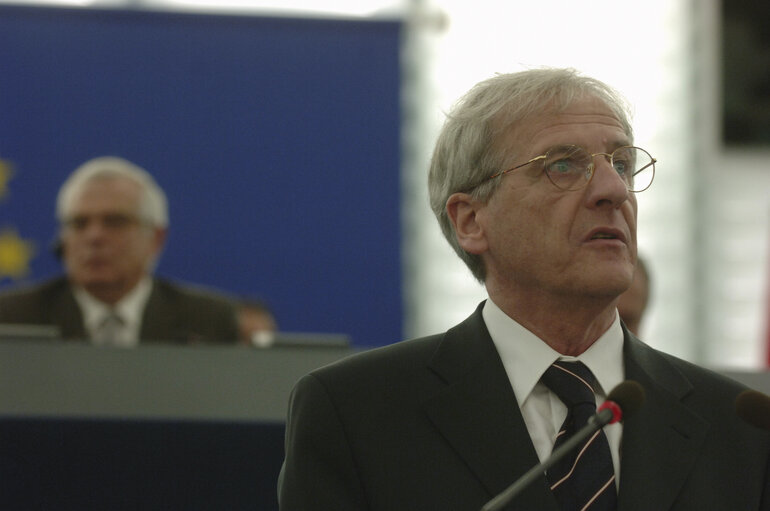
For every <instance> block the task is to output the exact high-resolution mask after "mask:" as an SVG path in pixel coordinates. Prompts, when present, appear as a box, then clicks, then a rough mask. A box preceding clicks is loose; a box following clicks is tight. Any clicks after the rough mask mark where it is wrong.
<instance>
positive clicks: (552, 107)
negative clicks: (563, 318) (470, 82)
mask: <svg viewBox="0 0 770 511" xmlns="http://www.w3.org/2000/svg"><path fill="white" fill-rule="evenodd" d="M585 97H595V98H597V99H599V100H600V101H602V102H604V103H605V104H606V105H607V107H608V108H609V109H610V110H611V111H612V112H613V113H614V114H615V115H616V117H617V119H618V120H619V121H620V122H621V124H622V126H623V129H624V131H625V132H626V134H627V135H628V136H629V138H630V139H631V140H633V131H632V128H631V122H630V120H629V119H630V111H629V108H628V105H627V103H626V101H625V99H623V97H622V96H621V95H620V94H619V93H618V92H616V91H615V90H614V89H613V88H611V87H610V86H609V85H607V84H605V83H603V82H601V81H599V80H596V79H594V78H590V77H586V76H581V75H580V74H578V72H577V71H576V70H574V69H550V68H544V69H532V70H528V71H522V72H518V73H510V74H500V75H497V76H494V77H493V78H490V79H488V80H484V81H483V82H480V83H478V84H476V85H475V86H474V87H473V88H472V89H471V90H470V91H468V92H467V93H466V94H465V95H464V96H463V97H462V98H460V100H459V101H458V102H457V103H456V104H455V106H454V107H453V108H452V110H451V111H450V112H449V114H448V115H447V119H446V121H445V123H444V126H443V128H442V129H441V132H440V133H439V136H438V140H437V141H436V147H435V149H434V151H433V157H432V159H431V163H430V170H429V173H428V193H429V196H430V206H431V209H433V213H434V214H435V215H436V218H437V220H438V222H439V225H440V226H441V230H442V231H443V233H444V237H446V239H447V240H448V241H449V244H450V245H451V246H452V248H453V249H454V251H455V252H456V253H457V254H458V255H459V256H460V258H461V259H462V260H463V261H464V262H465V264H466V265H467V266H468V268H469V269H470V270H471V273H473V276H474V277H475V278H476V279H477V280H479V281H480V282H484V279H485V278H486V269H485V268H484V264H483V262H482V260H481V257H480V256H478V255H476V254H470V253H468V252H466V251H465V250H463V248H462V247H461V246H460V245H459V243H458V241H457V237H456V235H455V232H454V228H453V226H452V222H451V221H450V219H449V215H448V213H447V210H446V203H447V200H448V199H449V197H450V196H451V195H452V194H453V193H457V192H468V193H470V194H471V195H472V196H473V197H474V198H475V199H478V200H481V201H484V202H486V201H488V200H489V199H490V198H491V197H492V194H493V193H494V192H495V190H496V189H497V187H498V185H499V183H500V179H493V180H490V181H486V182H484V181H485V180H486V179H487V178H488V177H489V176H491V175H493V174H494V173H495V172H498V171H499V170H502V166H503V165H504V164H505V163H506V161H507V160H510V159H511V158H512V157H516V155H515V154H511V152H510V151H511V148H509V147H498V146H496V143H497V141H498V139H499V137H500V136H501V135H502V134H505V133H507V132H509V131H510V130H511V129H512V128H514V127H516V126H518V125H520V124H521V123H523V122H524V121H526V120H529V119H531V118H532V117H537V116H538V115H542V114H545V113H550V112H554V113H558V112H561V111H564V110H565V109H566V108H568V107H569V106H570V105H571V104H573V103H574V102H575V101H577V100H579V99H582V98H585ZM525 149H526V148H523V147H517V148H514V150H515V151H524V150H525ZM480 183H481V184H480Z"/></svg>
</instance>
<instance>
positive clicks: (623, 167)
mask: <svg viewBox="0 0 770 511" xmlns="http://www.w3.org/2000/svg"><path fill="white" fill-rule="evenodd" d="M596 157H597V158H606V156H603V155H600V154H597V155H596ZM610 160H611V162H612V166H613V168H614V169H615V171H616V172H617V173H618V175H619V176H620V177H621V179H623V181H624V182H625V183H626V187H627V188H628V189H629V190H630V191H632V192H640V191H643V190H646V189H647V187H649V186H650V184H651V183H652V179H653V177H654V175H655V166H654V165H653V158H652V156H650V154H649V153H648V152H647V151H645V150H644V149H641V148H639V147H619V148H618V149H616V150H615V151H614V152H613V153H612V156H611V158H610ZM543 164H544V165H545V173H546V175H547V176H548V178H549V179H550V180H551V181H552V182H553V184H555V185H556V186H557V187H559V188H561V189H562V190H576V189H579V188H582V187H583V186H585V185H586V184H588V182H589V181H590V180H591V176H592V174H593V172H594V157H593V156H591V154H590V153H588V152H587V151H586V150H585V149H583V148H582V147H579V146H573V145H569V146H560V147H554V148H552V149H551V150H549V151H548V153H547V154H546V157H545V160H544V161H543Z"/></svg>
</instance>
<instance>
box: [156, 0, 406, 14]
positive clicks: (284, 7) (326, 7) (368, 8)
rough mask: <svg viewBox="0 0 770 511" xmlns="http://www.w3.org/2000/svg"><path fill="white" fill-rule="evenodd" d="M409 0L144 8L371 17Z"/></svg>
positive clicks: (282, 0)
mask: <svg viewBox="0 0 770 511" xmlns="http://www.w3.org/2000/svg"><path fill="white" fill-rule="evenodd" d="M405 1H406V0H334V1H323V0H291V1H289V0H144V1H142V2H141V4H142V7H167V8H170V7H174V8H177V9H203V10H216V11H232V10H240V11H257V10H258V11H261V12H266V11H267V12H273V13H276V14H281V13H283V14H292V15H297V14H299V15H312V16H354V17H372V16H386V15H398V14H400V13H403V12H404V10H405V9H404V7H405V6H404V4H405Z"/></svg>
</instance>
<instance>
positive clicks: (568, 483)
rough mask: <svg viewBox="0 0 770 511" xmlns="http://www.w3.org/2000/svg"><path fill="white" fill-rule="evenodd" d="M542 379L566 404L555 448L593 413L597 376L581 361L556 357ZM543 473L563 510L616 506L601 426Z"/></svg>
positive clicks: (612, 472) (595, 510) (589, 510)
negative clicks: (568, 360)
mask: <svg viewBox="0 0 770 511" xmlns="http://www.w3.org/2000/svg"><path fill="white" fill-rule="evenodd" d="M541 381H542V382H543V383H545V385H546V386H547V387H548V388H549V389H551V391H553V393H555V394H556V395H557V396H558V397H559V399H561V401H562V402H563V403H564V404H565V405H566V406H567V418H566V419H565V420H564V424H562V427H561V430H560V431H559V434H558V436H557V437H556V444H555V445H554V449H556V448H558V447H559V446H560V445H561V444H562V443H564V441H565V440H567V439H568V438H569V437H571V436H572V434H573V433H575V432H576V431H577V430H579V429H580V428H581V427H583V426H584V425H585V424H586V422H587V421H588V418H589V417H591V416H592V415H594V414H595V413H596V400H595V398H594V388H595V387H596V379H595V378H594V375H593V374H592V373H591V371H590V370H589V369H588V368H587V367H586V366H585V365H583V363H582V362H565V361H562V360H559V361H556V362H554V364H553V365H552V366H551V367H549V368H548V369H547V370H546V372H545V374H543V377H542V378H541ZM546 477H547V479H548V483H549V485H550V486H551V490H552V491H553V493H554V494H555V495H556V499H557V500H558V501H559V504H560V505H561V508H562V510H564V511H568V510H569V511H583V510H585V511H600V510H601V511H609V510H615V509H617V492H616V489H615V470H614V468H613V465H612V455H611V454H610V446H609V443H608V442H607V437H606V436H605V434H604V431H603V430H601V429H600V430H599V431H597V432H596V433H595V434H594V435H593V436H591V437H589V438H588V439H587V440H586V442H585V443H584V444H583V445H581V446H579V447H578V448H577V449H575V450H574V451H573V452H571V453H569V454H568V455H567V456H565V457H564V458H562V459H561V460H560V461H559V462H557V463H556V464H555V465H554V466H552V467H551V468H550V469H549V470H548V472H547V473H546Z"/></svg>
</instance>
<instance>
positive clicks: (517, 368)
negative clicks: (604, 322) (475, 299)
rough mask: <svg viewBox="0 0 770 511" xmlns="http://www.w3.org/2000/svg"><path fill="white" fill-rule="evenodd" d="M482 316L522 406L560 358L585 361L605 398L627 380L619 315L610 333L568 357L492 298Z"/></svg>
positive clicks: (608, 330)
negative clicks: (518, 321)
mask: <svg viewBox="0 0 770 511" xmlns="http://www.w3.org/2000/svg"><path fill="white" fill-rule="evenodd" d="M482 316H483V318H484V322H485V323H486V325H487V329H488V330H489V335H490V336H491V337H492V341H493V342H494V344H495V348H496V349H497V352H498V354H499V355H500V359H501V360H502V362H503V366H504V367H505V371H506V372H507V373H508V379H509V380H510V381H511V386H512V387H513V391H514V394H515V395H516V400H517V401H518V403H519V406H520V407H521V406H522V404H523V403H524V401H525V400H526V399H527V397H529V395H530V394H531V393H532V390H533V389H534V388H535V385H536V384H537V383H538V381H540V377H541V376H542V375H543V373H544V372H545V370H546V369H548V367H549V366H550V365H551V364H553V363H554V362H555V361H556V360H559V359H564V360H580V361H581V362H583V363H584V364H585V365H586V366H587V367H588V368H589V369H590V370H591V372H592V373H593V374H594V376H595V377H596V379H597V381H598V382H599V385H600V387H601V390H602V391H603V394H604V395H605V396H606V395H607V394H608V393H609V391H610V390H612V389H613V388H614V387H615V386H616V385H617V384H619V383H620V382H622V381H623V379H624V374H625V370H624V367H623V329H622V327H621V326H620V319H619V317H618V315H617V313H616V314H615V320H614V321H613V322H612V324H611V325H610V327H609V328H608V329H607V331H606V332H604V334H602V335H601V337H599V339H597V340H596V342H595V343H594V344H592V345H591V347H590V348H588V349H587V350H586V351H585V352H583V353H581V354H580V356H578V357H565V356H563V355H561V354H560V353H558V352H557V351H555V350H553V349H552V348H551V347H550V346H548V345H547V344H546V343H545V342H543V341H542V340H541V339H540V338H539V337H537V336H536V335H535V334H533V333H532V332H530V331H529V330H527V329H526V328H524V327H523V326H522V325H520V324H519V323H517V322H516V321H515V320H513V319H512V318H510V317H509V316H508V315H507V314H505V313H504V312H503V311H502V310H501V309H500V308H499V307H498V306H497V305H496V304H495V303H494V302H493V301H492V300H491V299H489V300H487V301H486V303H485V304H484V309H483V310H482Z"/></svg>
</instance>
